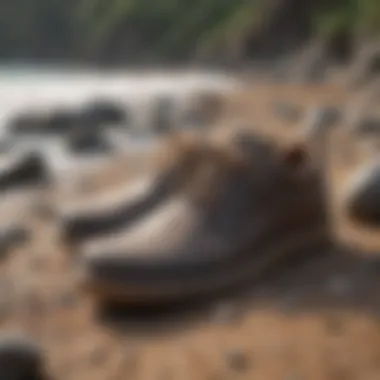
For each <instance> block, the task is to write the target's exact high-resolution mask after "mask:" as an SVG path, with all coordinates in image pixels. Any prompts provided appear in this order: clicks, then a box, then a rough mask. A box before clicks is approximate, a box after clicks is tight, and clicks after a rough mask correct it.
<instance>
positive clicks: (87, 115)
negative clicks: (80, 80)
mask: <svg viewBox="0 0 380 380" xmlns="http://www.w3.org/2000/svg"><path fill="white" fill-rule="evenodd" d="M127 122H128V113H127V109H126V106H125V105H123V104H121V103H119V102H117V101H114V100H110V99H102V98H99V99H95V100H93V101H92V102H91V103H89V104H87V105H86V106H85V107H84V109H83V110H82V111H81V113H80V123H81V125H83V126H85V127H92V128H97V127H98V128H99V127H105V126H109V125H115V124H117V125H120V124H126V123H127Z"/></svg>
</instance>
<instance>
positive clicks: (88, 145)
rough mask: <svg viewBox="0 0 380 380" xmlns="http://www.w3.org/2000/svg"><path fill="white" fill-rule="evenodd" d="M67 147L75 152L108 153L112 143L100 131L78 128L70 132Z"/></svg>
mask: <svg viewBox="0 0 380 380" xmlns="http://www.w3.org/2000/svg"><path fill="white" fill-rule="evenodd" d="M67 144H68V148H69V151H70V152H71V153H75V154H94V153H95V154H96V153H110V152H111V151H112V148H113V147H112V144H111V143H110V141H109V140H107V138H106V136H104V134H102V133H101V132H100V131H96V130H93V131H86V130H78V131H75V132H74V133H72V134H71V136H70V137H69V139H68V141H67Z"/></svg>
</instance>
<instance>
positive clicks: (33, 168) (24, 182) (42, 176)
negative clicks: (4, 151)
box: [0, 150, 51, 191]
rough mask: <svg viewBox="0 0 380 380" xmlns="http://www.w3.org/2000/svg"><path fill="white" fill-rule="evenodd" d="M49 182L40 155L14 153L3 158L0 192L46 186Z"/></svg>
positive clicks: (46, 169) (48, 176) (43, 161)
mask: <svg viewBox="0 0 380 380" xmlns="http://www.w3.org/2000/svg"><path fill="white" fill-rule="evenodd" d="M50 180H51V178H50V173H49V169H48V165H47V162H46V159H45V157H44V156H43V155H42V153H40V152H37V151H33V150H32V151H25V152H16V153H15V154H11V155H9V156H8V157H4V158H3V161H2V162H1V165H0V190H1V191H5V190H10V189H15V188H21V187H25V186H30V185H34V186H41V185H46V184H47V183H49V182H50Z"/></svg>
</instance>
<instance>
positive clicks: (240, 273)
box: [79, 225, 332, 306]
mask: <svg viewBox="0 0 380 380" xmlns="http://www.w3.org/2000/svg"><path fill="white" fill-rule="evenodd" d="M300 236H301V237H302V238H300ZM273 240H274V243H273V245H271V246H270V247H268V248H264V249H263V248H260V247H257V248H256V250H255V249H252V251H253V252H255V251H260V254H259V255H257V254H252V256H250V257H249V258H247V259H245V260H239V261H238V262H237V263H236V265H235V266H233V262H231V266H229V269H228V270H227V271H226V270H224V271H211V272H210V273H207V275H203V276H197V275H193V276H190V277H188V276H186V277H184V276H181V271H180V270H179V271H178V272H177V273H175V275H174V276H173V275H172V276H170V278H169V279H166V278H165V279H164V280H162V281H150V279H149V278H148V276H147V279H146V281H145V282H144V281H143V280H142V279H141V278H139V279H138V281H133V280H131V279H130V278H128V277H127V278H126V279H125V282H124V284H120V282H119V283H117V284H115V283H111V281H107V280H100V279H98V278H94V277H93V276H91V273H86V272H85V271H84V272H83V273H81V275H80V279H79V281H80V287H81V288H82V290H83V291H84V292H85V293H87V294H89V295H91V296H93V297H95V298H96V299H97V300H98V301H100V302H105V303H107V302H115V303H121V304H126V305H146V306H149V305H157V304H162V303H172V302H176V301H183V300H187V299H193V298H197V299H198V300H199V297H206V296H210V295H212V294H216V293H218V292H221V291H225V290H227V289H229V288H232V287H234V286H236V285H239V284H241V285H243V283H245V282H247V281H253V280H255V279H257V277H259V276H261V275H263V274H265V272H266V271H267V270H269V269H270V268H275V267H276V266H278V265H280V264H281V263H282V261H283V260H284V261H285V260H286V259H290V258H292V257H295V256H298V255H301V254H305V253H306V254H307V252H308V251H309V252H311V251H315V250H319V252H322V251H323V250H324V249H325V248H328V247H331V246H332V243H331V242H332V240H331V239H330V236H329V233H328V232H327V228H326V226H325V225H323V226H320V227H318V228H316V227H315V226H314V227H312V228H309V229H306V230H304V231H297V234H296V236H295V235H294V233H293V235H292V236H290V235H288V236H285V237H284V238H282V239H273Z"/></svg>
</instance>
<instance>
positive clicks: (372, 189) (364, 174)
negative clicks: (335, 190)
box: [342, 162, 380, 227]
mask: <svg viewBox="0 0 380 380" xmlns="http://www.w3.org/2000/svg"><path fill="white" fill-rule="evenodd" d="M342 202H343V207H344V210H345V212H346V213H347V215H348V217H349V218H351V219H353V220H356V221H357V222H359V223H362V224H366V225H369V226H372V227H377V226H379V225H380V164H379V163H377V162H376V163H375V164H371V165H367V166H365V167H362V168H359V169H358V170H357V172H356V173H354V174H353V175H352V176H351V178H350V179H349V182H348V184H347V185H346V188H345V192H344V195H343V200H342Z"/></svg>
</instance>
